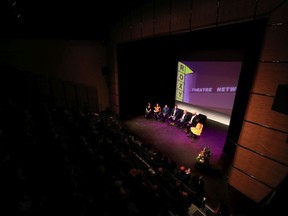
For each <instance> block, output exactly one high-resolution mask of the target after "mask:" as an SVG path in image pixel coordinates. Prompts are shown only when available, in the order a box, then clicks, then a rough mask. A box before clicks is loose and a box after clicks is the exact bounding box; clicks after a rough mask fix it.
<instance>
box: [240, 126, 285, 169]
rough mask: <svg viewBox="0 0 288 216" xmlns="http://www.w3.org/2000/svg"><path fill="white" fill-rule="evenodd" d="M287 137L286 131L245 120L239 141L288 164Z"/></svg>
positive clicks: (247, 146) (246, 146) (244, 145)
mask: <svg viewBox="0 0 288 216" xmlns="http://www.w3.org/2000/svg"><path fill="white" fill-rule="evenodd" d="M287 138H288V135H287V134H286V133H282V132H279V131H276V130H271V129H269V128H265V127H261V126H259V125H255V124H252V123H249V122H244V123H243V126H242V130H241V134H240V137H239V141H238V143H239V144H240V145H241V146H243V147H245V148H248V149H251V150H252V151H256V152H258V153H259V154H262V155H264V156H266V157H270V158H273V159H275V160H276V161H279V162H281V163H283V164H286V165H287V166H288V154H287V152H288V145H287Z"/></svg>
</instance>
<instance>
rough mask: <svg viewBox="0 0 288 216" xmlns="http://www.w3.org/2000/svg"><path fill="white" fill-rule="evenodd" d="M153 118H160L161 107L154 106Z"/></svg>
mask: <svg viewBox="0 0 288 216" xmlns="http://www.w3.org/2000/svg"><path fill="white" fill-rule="evenodd" d="M154 117H155V119H156V120H158V119H160V118H161V106H160V105H159V104H158V103H156V105H155V106H154Z"/></svg>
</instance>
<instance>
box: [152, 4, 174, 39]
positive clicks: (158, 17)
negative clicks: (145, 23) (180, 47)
mask: <svg viewBox="0 0 288 216" xmlns="http://www.w3.org/2000/svg"><path fill="white" fill-rule="evenodd" d="M170 10H171V8H170V4H167V1H166V0H155V35H161V34H164V33H168V32H170V30H171V29H170V21H171V14H170Z"/></svg>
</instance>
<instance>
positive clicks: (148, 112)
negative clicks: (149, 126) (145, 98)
mask: <svg viewBox="0 0 288 216" xmlns="http://www.w3.org/2000/svg"><path fill="white" fill-rule="evenodd" d="M152 114H153V112H152V108H151V104H150V103H149V102H148V104H147V106H146V108H145V118H147V119H150V118H151V117H152Z"/></svg>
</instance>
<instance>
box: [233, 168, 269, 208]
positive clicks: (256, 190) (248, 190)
mask: <svg viewBox="0 0 288 216" xmlns="http://www.w3.org/2000/svg"><path fill="white" fill-rule="evenodd" d="M228 183H229V184H230V185H231V186H232V187H234V188H236V189H237V190H239V191H241V192H242V193H243V194H245V195H246V196H247V197H249V198H250V199H252V200H254V201H255V202H257V203H259V202H260V201H262V200H263V198H265V197H266V195H267V194H269V193H270V192H271V191H272V190H271V188H269V187H267V186H266V185H264V184H261V183H260V182H258V181H256V180H255V179H253V178H251V177H249V176H247V175H245V174H244V173H243V172H240V171H239V170H237V169H235V168H232V169H231V172H230V176H229V179H228Z"/></svg>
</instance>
